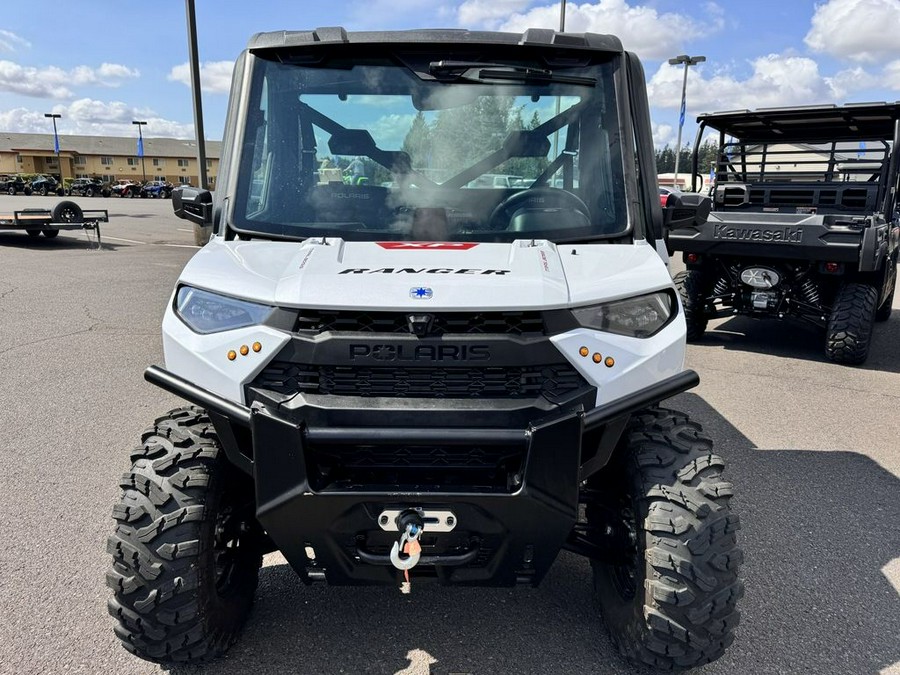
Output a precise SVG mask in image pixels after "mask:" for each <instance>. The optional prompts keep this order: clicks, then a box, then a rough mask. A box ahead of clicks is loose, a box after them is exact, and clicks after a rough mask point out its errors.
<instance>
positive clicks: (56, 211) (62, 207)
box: [50, 200, 84, 223]
mask: <svg viewBox="0 0 900 675" xmlns="http://www.w3.org/2000/svg"><path fill="white" fill-rule="evenodd" d="M50 219H51V220H52V221H53V222H54V223H82V222H84V212H83V211H82V210H81V207H80V206H78V204H76V203H75V202H73V201H69V200H66V201H62V202H59V203H58V204H57V205H56V206H54V207H53V211H52V212H51V213H50Z"/></svg>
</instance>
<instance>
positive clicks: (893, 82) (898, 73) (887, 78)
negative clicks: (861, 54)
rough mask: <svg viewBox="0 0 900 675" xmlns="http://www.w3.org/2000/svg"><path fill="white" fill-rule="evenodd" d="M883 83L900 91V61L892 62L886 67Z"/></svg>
mask: <svg viewBox="0 0 900 675" xmlns="http://www.w3.org/2000/svg"><path fill="white" fill-rule="evenodd" d="M881 83H882V84H883V85H885V86H887V87H890V88H891V89H894V90H896V91H900V59H897V60H896V61H891V62H890V63H889V64H887V65H886V66H885V67H884V76H883V77H882V80H881Z"/></svg>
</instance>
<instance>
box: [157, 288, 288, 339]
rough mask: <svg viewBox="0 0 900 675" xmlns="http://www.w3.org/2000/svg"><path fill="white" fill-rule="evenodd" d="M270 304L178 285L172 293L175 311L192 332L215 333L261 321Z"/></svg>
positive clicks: (270, 308) (266, 313)
mask: <svg viewBox="0 0 900 675" xmlns="http://www.w3.org/2000/svg"><path fill="white" fill-rule="evenodd" d="M272 310H273V308H272V307H269V306H267V305H258V304H256V303H255V302H247V301H246V300H238V299H237V298H229V297H227V296H224V295H217V294H216V293H210V292H209V291H201V290H200V289H199V288H191V287H190V286H182V287H181V288H179V289H178V295H177V296H176V297H175V313H176V314H177V315H178V316H179V317H180V318H181V320H182V321H184V322H185V323H186V324H187V325H188V326H189V327H190V328H191V330H193V331H194V332H196V333H219V332H221V331H225V330H233V329H235V328H243V327H244V326H253V325H256V324H258V323H262V322H263V321H265V320H266V319H267V318H268V316H269V315H270V314H271V313H272Z"/></svg>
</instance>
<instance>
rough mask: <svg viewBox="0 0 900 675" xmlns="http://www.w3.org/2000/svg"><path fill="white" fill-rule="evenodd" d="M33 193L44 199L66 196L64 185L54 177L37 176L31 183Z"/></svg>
mask: <svg viewBox="0 0 900 675" xmlns="http://www.w3.org/2000/svg"><path fill="white" fill-rule="evenodd" d="M31 191H32V192H34V193H35V194H39V195H41V196H42V197H46V196H47V195H59V196H60V197H62V196H63V195H64V194H65V190H63V186H62V184H61V183H60V182H59V181H58V180H56V178H54V177H53V176H37V177H36V178H35V179H34V180H32V181H31Z"/></svg>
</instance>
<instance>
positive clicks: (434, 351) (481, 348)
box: [350, 345, 491, 362]
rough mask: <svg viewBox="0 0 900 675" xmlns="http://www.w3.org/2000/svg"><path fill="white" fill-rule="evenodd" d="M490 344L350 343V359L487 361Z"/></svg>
mask: <svg viewBox="0 0 900 675" xmlns="http://www.w3.org/2000/svg"><path fill="white" fill-rule="evenodd" d="M490 358H491V348H490V347H489V346H488V345H350V360H351V361H359V360H361V359H364V360H374V361H410V362H421V361H429V362H435V361H487V360H488V359H490Z"/></svg>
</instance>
